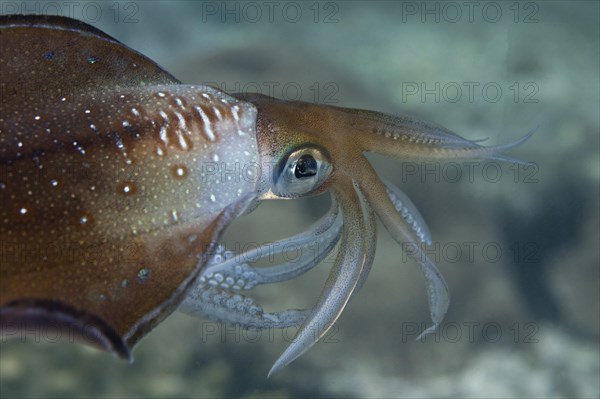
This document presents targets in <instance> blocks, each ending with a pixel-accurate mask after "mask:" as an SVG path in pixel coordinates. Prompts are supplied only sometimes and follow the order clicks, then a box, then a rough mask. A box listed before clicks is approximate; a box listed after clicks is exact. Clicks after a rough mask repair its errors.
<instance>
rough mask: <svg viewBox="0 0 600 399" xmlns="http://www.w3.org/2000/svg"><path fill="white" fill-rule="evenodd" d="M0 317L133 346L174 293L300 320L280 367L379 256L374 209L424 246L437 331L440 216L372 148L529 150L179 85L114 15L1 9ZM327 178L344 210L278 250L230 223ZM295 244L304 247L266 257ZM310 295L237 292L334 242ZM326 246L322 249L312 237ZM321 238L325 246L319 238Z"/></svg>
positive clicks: (267, 317) (191, 304)
mask: <svg viewBox="0 0 600 399" xmlns="http://www.w3.org/2000/svg"><path fill="white" fill-rule="evenodd" d="M0 68H1V69H0V85H1V86H0V89H1V95H2V98H1V99H0V100H1V105H2V107H1V111H0V329H1V331H2V337H3V338H14V337H19V338H21V337H22V335H21V334H20V332H22V331H31V330H32V329H35V328H42V327H44V326H48V325H50V326H53V327H54V328H59V329H61V331H64V332H65V334H64V336H65V337H68V338H71V337H76V338H77V339H78V340H79V341H80V342H83V343H86V344H92V345H95V346H97V347H100V348H102V349H104V350H106V351H109V352H111V353H114V354H116V355H118V356H120V357H123V358H125V359H129V360H131V359H132V357H131V351H132V349H133V347H134V346H135V344H136V343H137V342H138V341H139V340H140V339H141V338H142V337H144V336H145V335H146V334H147V333H148V332H149V331H151V330H152V328H153V327H155V326H156V325H157V324H158V323H160V322H161V321H162V320H164V319H165V318H166V317H167V316H168V315H169V314H171V313H172V312H173V311H175V310H176V309H179V310H181V311H183V312H186V313H188V314H192V315H199V316H203V317H208V318H211V319H213V320H217V321H220V322H223V323H230V324H234V325H239V326H242V327H253V328H267V327H269V328H271V327H272V328H284V327H287V326H299V329H298V333H297V336H296V337H295V339H294V340H293V341H292V343H291V344H290V345H289V347H288V348H287V349H286V350H285V352H284V353H283V354H282V355H281V357H280V358H279V359H278V360H277V361H276V363H275V364H274V366H273V368H272V369H271V371H270V373H269V375H270V374H272V373H273V372H275V371H277V370H279V369H281V368H282V367H284V366H285V365H287V364H289V363H290V362H292V361H293V360H294V359H296V358H298V357H299V356H300V355H301V354H303V353H304V352H306V351H307V350H308V349H309V348H310V347H311V346H312V345H314V344H315V343H316V342H317V341H318V340H319V339H320V338H321V337H322V336H323V335H324V334H325V333H327V331H328V330H329V329H330V328H331V326H332V325H333V324H334V323H335V322H336V320H337V319H338V318H339V316H340V314H341V313H342V311H343V309H344V307H345V306H346V304H347V303H348V302H349V300H350V299H351V298H352V297H353V295H354V294H356V293H357V292H358V290H359V289H360V288H361V286H362V285H363V284H364V282H365V280H366V279H367V276H368V274H369V271H370V269H371V266H372V264H373V259H374V256H375V247H376V218H379V220H381V222H382V223H383V225H384V226H385V228H386V229H387V231H388V232H389V233H390V235H391V236H392V237H393V239H394V240H395V241H396V242H398V243H399V244H404V245H406V244H410V245H411V248H414V249H415V250H414V251H413V252H412V253H411V254H410V255H411V257H412V258H414V261H415V263H416V264H418V265H419V266H420V268H421V272H422V274H423V276H424V278H425V283H426V288H427V296H428V301H429V308H430V313H431V319H432V326H431V327H430V328H429V329H427V330H426V331H424V332H423V334H427V333H429V332H432V331H435V330H436V328H437V327H438V326H439V325H440V323H441V322H442V319H443V318H444V315H445V313H446V311H447V309H448V305H449V295H448V288H447V286H446V283H445V282H444V279H443V277H442V276H441V274H440V272H439V271H438V269H437V268H436V266H435V265H434V264H433V263H432V262H431V260H430V259H429V258H428V256H427V254H426V253H425V251H423V250H422V248H423V246H424V245H425V246H426V245H427V244H429V243H431V236H430V233H429V230H428V228H427V225H426V224H425V222H424V220H423V218H422V217H421V215H420V214H419V212H418V211H417V209H416V207H415V206H414V205H413V204H412V203H411V201H410V200H409V199H408V198H407V196H406V195H404V194H403V193H402V191H401V190H400V189H399V188H398V187H396V186H395V185H394V184H392V183H390V182H387V181H384V180H382V179H381V178H380V177H379V176H378V175H377V173H376V172H375V170H374V169H373V167H372V166H371V164H370V163H369V161H368V160H367V158H366V157H365V155H364V154H365V153H366V152H376V153H380V154H383V155H386V156H389V157H391V158H394V159H396V160H399V161H406V160H419V161H427V160H454V159H470V158H476V159H484V160H490V159H493V160H501V161H507V162H521V161H519V160H516V159H513V158H511V157H509V156H508V155H506V152H507V151H509V150H511V149H512V148H514V147H516V146H519V145H520V144H522V143H523V142H525V141H526V140H527V139H528V138H529V137H530V136H531V135H532V134H533V131H531V132H529V133H528V134H527V135H525V136H524V137H522V138H521V139H519V140H516V141H514V142H512V143H508V144H504V145H498V146H483V145H481V144H479V141H472V140H467V139H465V138H462V137H460V136H459V135H457V134H455V133H453V132H451V131H450V130H448V129H445V128H443V127H440V126H438V125H434V124H429V123H426V122H422V121H418V120H415V119H412V118H409V117H398V116H391V115H386V114H383V113H379V112H375V111H364V110H356V109H348V108H340V107H333V106H325V105H318V104H311V103H305V102H300V101H282V100H278V99H275V98H271V97H267V96H264V95H260V94H248V93H243V94H242V93H237V94H227V93H224V92H222V91H220V90H217V89H215V88H212V87H208V86H200V85H188V84H183V83H181V82H180V81H179V80H177V79H176V78H175V77H173V76H172V75H170V74H169V73H168V72H166V71H164V70H163V69H161V68H160V67H159V66H158V65H157V64H156V63H154V62H153V61H151V60H150V59H148V58H146V57H144V56H143V55H141V54H140V53H137V52H136V51H134V50H132V49H130V48H128V47H126V46H125V45H123V44H121V43H120V42H118V41H117V40H116V39H114V38H112V37H110V36H108V35H107V34H105V33H103V32H102V31H100V30H98V29H96V28H94V27H92V26H89V25H87V24H85V23H82V22H79V21H77V20H73V19H69V18H64V17H54V16H35V15H28V16H21V15H10V16H2V17H0ZM325 192H328V193H329V194H330V196H331V207H330V210H329V211H328V212H327V213H326V214H325V215H323V216H322V217H321V219H319V220H318V221H316V222H315V223H314V224H313V225H312V226H311V227H310V228H309V229H307V230H306V231H304V232H302V233H299V234H297V235H295V236H292V237H289V238H286V239H282V240H281V241H278V242H277V243H274V244H272V245H270V246H269V248H268V249H267V248H262V247H261V248H255V249H253V250H252V251H248V252H246V253H241V254H235V253H233V252H232V251H230V250H228V249H227V248H225V247H224V246H222V245H220V244H219V242H220V240H221V237H222V235H223V233H224V231H225V229H226V228H227V226H228V225H229V224H230V223H231V222H232V221H233V220H234V219H235V218H237V217H238V216H241V215H243V214H247V213H249V212H251V211H252V210H253V209H254V208H256V206H258V204H259V203H261V202H262V201H264V200H274V199H293V198H299V197H304V196H314V195H319V194H322V193H325ZM286 245H294V246H295V247H296V248H299V249H301V251H300V256H299V257H298V259H296V260H295V261H294V262H283V263H280V264H274V265H270V266H258V265H257V263H259V262H260V261H261V260H263V259H264V258H265V257H266V256H273V255H276V253H275V254H274V250H275V252H277V250H282V249H284V248H286ZM336 247H337V248H338V252H337V256H336V258H335V261H334V263H333V266H332V268H331V271H330V273H329V277H328V279H327V282H326V283H325V286H324V288H323V290H322V292H321V295H320V296H319V298H318V299H317V301H316V303H315V305H314V307H313V308H312V309H307V310H298V309H290V310H283V311H280V312H272V313H270V312H265V311H263V309H262V307H261V306H260V305H259V304H257V303H255V302H254V300H253V299H252V298H250V297H248V296H243V295H241V292H242V291H249V290H251V289H253V288H254V287H255V286H257V285H260V284H271V283H277V282H281V281H286V280H289V279H293V278H295V277H297V276H300V275H302V274H303V273H305V272H306V271H308V270H310V269H311V268H312V267H314V266H316V265H317V264H318V263H319V262H320V261H321V260H322V259H324V258H325V257H326V256H327V255H328V254H329V253H330V252H331V251H333V250H334V248H336ZM312 248H317V251H316V252H315V251H314V250H312ZM309 249H311V250H309Z"/></svg>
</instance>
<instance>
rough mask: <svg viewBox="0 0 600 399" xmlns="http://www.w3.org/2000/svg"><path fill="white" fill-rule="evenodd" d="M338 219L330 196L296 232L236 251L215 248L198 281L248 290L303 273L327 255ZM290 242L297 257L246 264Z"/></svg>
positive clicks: (338, 226)
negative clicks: (307, 224) (326, 205)
mask: <svg viewBox="0 0 600 399" xmlns="http://www.w3.org/2000/svg"><path fill="white" fill-rule="evenodd" d="M342 222H343V221H342V216H341V214H340V212H339V205H338V204H337V201H336V200H335V199H334V198H332V204H331V208H330V210H329V211H328V212H327V213H326V214H325V215H323V216H322V217H321V218H320V219H319V220H318V221H317V222H315V223H314V224H313V225H312V226H311V227H309V228H308V229H307V230H306V231H304V232H302V233H300V234H297V235H294V236H292V237H288V238H286V239H284V240H280V241H277V242H275V243H271V244H267V245H263V246H261V247H259V248H255V249H253V250H250V251H247V252H244V253H242V254H237V255H235V254H234V253H233V252H231V251H225V250H224V249H223V248H222V247H221V248H219V249H218V251H217V253H216V254H215V256H214V257H213V260H214V261H213V262H211V264H210V265H208V266H207V267H206V269H205V270H204V271H203V273H202V275H201V276H200V278H199V283H200V284H204V283H208V284H210V285H213V286H220V287H221V288H224V289H233V290H240V289H243V290H250V289H252V288H254V287H255V286H256V285H260V284H271V283H277V282H281V281H286V280H290V279H292V278H294V277H297V276H299V275H301V274H303V273H306V272H307V271H308V270H310V269H312V268H313V267H315V266H316V265H317V264H319V263H320V262H321V261H322V260H323V259H324V258H325V257H326V256H327V255H329V253H330V252H331V251H332V250H333V248H334V247H335V245H336V244H337V242H338V241H339V238H340V235H341V226H342ZM290 245H294V248H296V249H298V250H299V251H300V256H299V258H298V259H296V260H294V261H292V262H286V263H281V264H277V265H274V266H268V267H252V266H250V263H255V262H258V261H260V260H262V259H264V258H266V257H270V256H275V255H279V254H281V253H282V252H283V251H284V250H285V249H286V248H289V246H290Z"/></svg>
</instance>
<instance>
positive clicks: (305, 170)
mask: <svg viewBox="0 0 600 399" xmlns="http://www.w3.org/2000/svg"><path fill="white" fill-rule="evenodd" d="M316 174H317V161H316V160H315V158H314V157H313V156H312V155H308V154H305V155H302V156H301V157H300V158H298V162H297V163H296V169H295V170H294V175H295V176H296V178H298V179H302V178H304V177H311V176H314V175H316Z"/></svg>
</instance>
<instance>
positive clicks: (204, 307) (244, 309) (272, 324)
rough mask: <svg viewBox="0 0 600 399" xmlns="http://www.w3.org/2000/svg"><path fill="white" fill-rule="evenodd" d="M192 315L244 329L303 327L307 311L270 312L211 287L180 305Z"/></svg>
mask: <svg viewBox="0 0 600 399" xmlns="http://www.w3.org/2000/svg"><path fill="white" fill-rule="evenodd" d="M179 310H180V311H182V312H184V313H186V314H188V315H190V316H196V317H197V316H201V317H207V318H209V319H211V320H214V321H218V322H220V323H226V324H231V325H237V326H241V327H242V328H258V329H261V328H286V327H290V326H295V325H299V324H301V323H302V322H303V321H304V320H305V319H306V317H307V316H308V313H309V311H308V310H296V309H288V310H284V311H281V312H273V313H267V312H265V311H264V310H263V308H262V307H261V306H260V305H259V304H257V303H256V302H255V301H254V299H252V298H250V297H246V296H243V295H239V294H235V293H232V292H230V291H228V290H225V289H222V288H220V287H214V286H211V285H208V284H199V285H197V286H195V287H194V288H193V289H192V290H191V291H190V292H189V294H188V295H187V297H186V298H185V299H184V300H183V302H182V303H181V304H180V305H179Z"/></svg>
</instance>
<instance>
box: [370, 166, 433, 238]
mask: <svg viewBox="0 0 600 399" xmlns="http://www.w3.org/2000/svg"><path fill="white" fill-rule="evenodd" d="M381 180H382V181H383V185H384V186H385V189H386V191H387V194H388V196H389V197H390V200H391V201H392V203H393V204H394V208H396V210H397V211H398V213H400V215H401V216H402V218H404V221H405V222H406V223H407V224H408V225H409V226H410V227H411V229H412V231H413V233H414V234H415V237H414V238H415V241H418V242H420V243H424V244H427V245H431V243H432V240H431V233H430V231H429V227H427V223H425V219H423V216H421V213H420V212H419V210H418V209H417V207H416V206H415V205H414V204H413V202H412V201H411V200H410V198H408V196H407V195H406V194H404V193H403V192H402V191H401V190H400V188H398V186H396V185H395V184H394V183H392V182H391V181H389V180H387V179H383V178H382V179H381Z"/></svg>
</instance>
